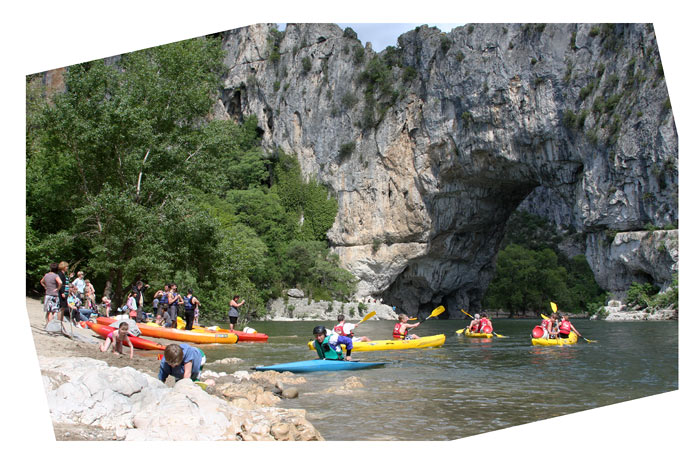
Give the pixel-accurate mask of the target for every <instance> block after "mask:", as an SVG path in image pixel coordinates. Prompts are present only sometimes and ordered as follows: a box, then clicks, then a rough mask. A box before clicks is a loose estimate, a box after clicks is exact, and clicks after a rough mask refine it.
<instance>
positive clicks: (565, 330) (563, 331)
mask: <svg viewBox="0 0 700 467" xmlns="http://www.w3.org/2000/svg"><path fill="white" fill-rule="evenodd" d="M571 331H574V332H575V333H576V335H577V336H579V337H581V333H580V332H578V330H577V329H576V328H575V327H574V325H573V324H572V323H571V321H569V316H568V315H562V317H561V324H560V325H559V333H558V334H557V336H558V337H559V338H561V339H568V338H569V334H571Z"/></svg>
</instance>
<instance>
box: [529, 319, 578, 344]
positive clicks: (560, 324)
mask: <svg viewBox="0 0 700 467" xmlns="http://www.w3.org/2000/svg"><path fill="white" fill-rule="evenodd" d="M539 327H540V328H542V331H543V335H542V338H544V339H554V338H559V339H568V338H569V335H570V334H571V332H574V333H575V334H576V335H577V336H579V337H581V333H580V332H578V330H577V329H576V327H575V326H574V325H573V324H572V323H571V321H569V316H568V315H566V314H562V315H559V313H552V315H551V316H550V317H546V316H543V317H542V322H541V323H540V324H539Z"/></svg>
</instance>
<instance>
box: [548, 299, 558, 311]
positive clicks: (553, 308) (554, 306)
mask: <svg viewBox="0 0 700 467" xmlns="http://www.w3.org/2000/svg"><path fill="white" fill-rule="evenodd" d="M549 306H551V307H552V311H553V312H555V313H556V312H557V304H556V303H554V302H549Z"/></svg>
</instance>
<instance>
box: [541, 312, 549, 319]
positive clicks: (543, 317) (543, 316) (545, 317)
mask: <svg viewBox="0 0 700 467" xmlns="http://www.w3.org/2000/svg"><path fill="white" fill-rule="evenodd" d="M540 316H541V317H542V319H549V318H548V317H547V316H545V315H543V314H542V313H540Z"/></svg>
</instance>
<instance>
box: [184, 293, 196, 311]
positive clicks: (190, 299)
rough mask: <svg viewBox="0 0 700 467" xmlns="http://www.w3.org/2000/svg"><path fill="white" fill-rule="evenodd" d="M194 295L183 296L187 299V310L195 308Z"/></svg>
mask: <svg viewBox="0 0 700 467" xmlns="http://www.w3.org/2000/svg"><path fill="white" fill-rule="evenodd" d="M193 298H194V296H192V297H182V299H183V300H184V301H185V310H193V309H194V304H193V303H192V299H193Z"/></svg>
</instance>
